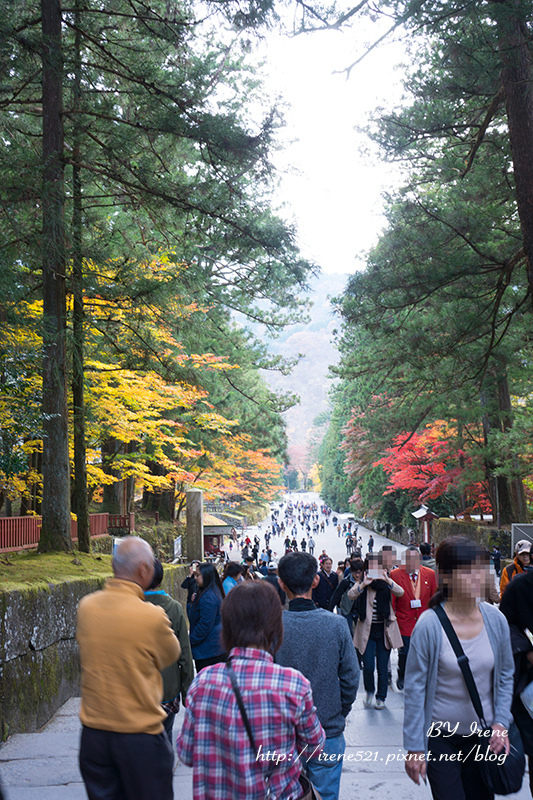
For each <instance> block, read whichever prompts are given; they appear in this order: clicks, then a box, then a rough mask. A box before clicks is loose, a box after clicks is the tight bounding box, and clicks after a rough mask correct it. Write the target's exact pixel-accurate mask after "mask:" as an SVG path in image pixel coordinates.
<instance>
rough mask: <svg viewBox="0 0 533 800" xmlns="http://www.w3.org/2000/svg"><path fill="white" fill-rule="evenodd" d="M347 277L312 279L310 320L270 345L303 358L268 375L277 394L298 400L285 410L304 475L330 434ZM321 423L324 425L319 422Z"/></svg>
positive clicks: (293, 456)
mask: <svg viewBox="0 0 533 800" xmlns="http://www.w3.org/2000/svg"><path fill="white" fill-rule="evenodd" d="M347 280H348V276H347V275H340V274H328V275H325V274H321V275H318V276H316V277H314V278H312V279H311V281H310V290H309V292H308V293H306V294H305V295H302V297H305V298H306V299H308V300H309V301H310V304H311V305H310V308H309V311H308V321H307V322H300V323H297V324H295V325H289V326H287V328H286V329H285V330H284V331H283V332H282V333H281V334H280V336H279V337H278V338H277V339H275V340H274V341H273V342H271V343H270V344H269V350H270V351H271V352H273V353H275V354H276V355H281V356H283V357H284V358H288V359H292V358H297V357H299V356H301V358H299V360H298V362H297V364H296V366H295V367H294V368H293V370H292V371H291V372H290V373H289V374H288V375H281V374H279V373H278V374H276V373H268V374H267V375H266V376H265V377H266V380H267V382H268V385H269V386H270V387H271V389H272V390H273V391H275V392H276V393H278V394H281V393H283V392H291V393H293V394H295V395H297V396H298V398H299V402H298V403H297V404H296V405H294V406H293V407H292V408H290V409H289V410H288V411H286V412H285V413H284V414H283V417H284V419H285V421H286V424H287V436H288V452H289V463H290V466H291V467H295V468H296V469H298V470H299V471H300V478H301V476H302V475H307V474H308V472H309V468H310V467H311V465H312V464H313V463H314V461H316V459H317V456H318V450H317V444H319V443H320V440H321V437H322V436H323V435H324V432H325V419H326V418H327V412H328V409H329V404H330V403H329V391H330V389H331V377H330V375H329V368H330V366H331V365H332V364H335V363H336V362H337V360H338V357H339V354H338V350H337V349H336V346H335V343H334V331H335V330H336V329H337V328H338V327H339V322H340V320H339V317H338V315H337V314H336V313H335V311H334V308H333V306H332V303H331V299H332V298H334V297H337V296H340V295H341V294H342V292H343V291H344V289H345V286H346V282H347ZM317 419H320V422H319V424H317V425H315V421H316V420H317Z"/></svg>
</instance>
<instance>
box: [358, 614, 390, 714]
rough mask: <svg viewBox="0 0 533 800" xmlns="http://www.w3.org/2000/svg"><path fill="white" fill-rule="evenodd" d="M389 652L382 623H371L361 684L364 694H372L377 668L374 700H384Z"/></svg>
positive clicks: (387, 682)
mask: <svg viewBox="0 0 533 800" xmlns="http://www.w3.org/2000/svg"><path fill="white" fill-rule="evenodd" d="M389 658H390V650H387V648H386V647H385V626H384V623H383V622H378V623H372V627H371V628H370V636H369V638H368V643H367V646H366V650H365V652H364V653H363V683H364V686H365V692H370V693H371V694H374V667H375V665H376V663H377V668H378V690H377V692H376V699H378V700H385V699H386V697H387V688H388V684H389V676H388V671H389Z"/></svg>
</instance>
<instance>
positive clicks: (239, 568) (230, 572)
mask: <svg viewBox="0 0 533 800" xmlns="http://www.w3.org/2000/svg"><path fill="white" fill-rule="evenodd" d="M243 572H244V567H243V565H242V564H238V563H237V561H228V563H227V564H226V566H225V567H224V572H223V573H222V579H221V580H223V581H225V580H226V578H238V577H239V575H242V574H243Z"/></svg>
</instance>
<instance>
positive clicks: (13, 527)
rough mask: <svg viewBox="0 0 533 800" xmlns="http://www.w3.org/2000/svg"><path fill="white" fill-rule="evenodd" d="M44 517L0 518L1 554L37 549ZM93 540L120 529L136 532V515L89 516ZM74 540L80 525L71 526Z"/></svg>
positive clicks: (75, 522) (75, 523) (76, 537)
mask: <svg viewBox="0 0 533 800" xmlns="http://www.w3.org/2000/svg"><path fill="white" fill-rule="evenodd" d="M41 525H42V517H2V518H0V553H8V552H14V551H16V550H27V549H29V548H32V547H37V545H38V544H39V537H40V535H41ZM89 528H90V531H91V538H96V537H98V536H105V535H106V534H107V533H108V532H109V533H112V532H113V531H115V530H117V529H120V530H123V531H129V532H133V531H134V530H135V515H134V514H122V515H120V514H89ZM71 535H72V540H73V541H74V542H76V541H77V540H78V523H77V521H76V520H75V519H73V520H72V525H71Z"/></svg>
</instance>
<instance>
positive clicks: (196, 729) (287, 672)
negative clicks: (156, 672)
mask: <svg viewBox="0 0 533 800" xmlns="http://www.w3.org/2000/svg"><path fill="white" fill-rule="evenodd" d="M230 658H231V661H232V665H233V669H234V671H235V675H236V678H237V683H238V685H239V689H240V691H241V694H242V698H243V702H244V707H245V709H246V713H247V715H248V719H249V721H250V726H251V728H252V733H253V737H254V740H255V744H256V747H257V750H258V752H257V753H254V752H253V750H252V746H251V744H250V741H249V739H248V736H247V733H246V729H245V727H244V723H243V721H242V718H241V714H240V711H239V708H238V706H237V701H236V699H235V695H234V693H233V688H232V686H231V681H230V678H229V675H228V674H227V669H226V667H225V665H224V664H215V665H213V666H211V667H207V668H205V669H203V670H202V671H201V672H200V673H199V674H198V675H197V676H196V678H195V679H194V681H193V683H192V685H191V687H190V689H189V692H188V694H187V707H186V711H185V720H184V723H183V728H182V730H181V733H180V735H179V737H178V742H177V748H178V756H179V757H180V759H181V761H183V763H184V764H187V765H188V766H192V767H193V769H194V772H193V795H194V798H195V800H235V798H237V797H246V798H247V800H264V797H265V789H266V786H265V780H264V776H265V773H266V772H267V770H268V767H269V766H270V765H271V764H272V761H274V762H275V763H276V768H275V769H274V772H273V774H272V777H271V779H270V787H271V791H272V798H273V800H296V798H298V797H300V796H301V794H302V790H301V787H300V784H299V781H298V779H299V776H300V772H301V769H302V764H301V762H302V761H303V762H304V763H305V761H306V759H308V758H310V757H311V756H313V757H316V756H318V755H319V753H320V752H321V750H322V747H323V744H324V741H325V734H324V731H323V729H322V726H321V725H320V722H319V721H318V717H317V715H316V709H315V707H314V705H313V696H312V693H311V685H310V683H309V681H308V680H307V678H304V676H303V675H302V674H301V673H300V672H298V671H297V670H294V669H290V668H288V667H281V666H280V665H279V664H274V663H273V659H272V656H271V655H270V654H269V653H266V652H264V651H263V650H256V649H253V648H239V647H237V648H234V649H233V650H232V651H231V653H230Z"/></svg>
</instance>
